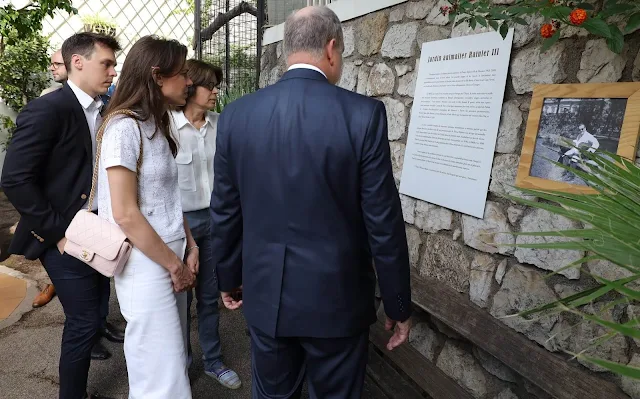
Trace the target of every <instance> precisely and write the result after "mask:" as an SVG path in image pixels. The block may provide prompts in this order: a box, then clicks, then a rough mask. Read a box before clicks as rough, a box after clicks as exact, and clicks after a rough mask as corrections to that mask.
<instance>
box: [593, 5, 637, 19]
mask: <svg viewBox="0 0 640 399" xmlns="http://www.w3.org/2000/svg"><path fill="white" fill-rule="evenodd" d="M634 9H635V5H632V4H616V3H613V2H605V6H604V9H603V10H602V12H600V14H599V16H600V18H602V19H606V18H609V17H611V16H613V15H617V14H624V13H626V12H627V11H631V10H634Z"/></svg>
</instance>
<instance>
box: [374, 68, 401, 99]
mask: <svg viewBox="0 0 640 399" xmlns="http://www.w3.org/2000/svg"><path fill="white" fill-rule="evenodd" d="M395 84H396V77H395V75H394V74H393V70H392V69H391V68H389V66H388V65H387V64H382V63H381V64H375V65H374V66H373V68H372V69H371V73H370V74H369V81H368V84H367V95H368V96H373V97H377V96H384V95H387V94H392V93H393V89H394V86H395Z"/></svg>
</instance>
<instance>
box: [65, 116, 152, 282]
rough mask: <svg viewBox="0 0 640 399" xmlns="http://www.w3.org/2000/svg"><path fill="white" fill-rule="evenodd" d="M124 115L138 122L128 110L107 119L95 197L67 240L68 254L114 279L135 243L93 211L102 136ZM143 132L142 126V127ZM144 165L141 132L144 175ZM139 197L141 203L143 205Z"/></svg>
mask: <svg viewBox="0 0 640 399" xmlns="http://www.w3.org/2000/svg"><path fill="white" fill-rule="evenodd" d="M119 114H124V115H127V116H129V117H131V118H133V119H134V120H135V121H136V122H138V120H137V119H136V117H135V114H134V113H133V112H132V111H130V110H128V109H123V110H117V111H115V112H113V113H111V114H109V115H107V117H106V118H105V119H104V120H103V122H102V124H101V125H100V129H98V133H97V134H96V161H95V165H94V167H93V178H92V180H91V194H89V202H88V205H87V209H80V210H79V211H78V213H76V215H75V216H74V218H73V220H72V221H71V224H69V227H67V230H66V232H65V237H66V239H67V243H66V244H65V246H64V252H66V253H67V254H69V255H71V256H73V257H74V258H77V259H80V260H81V261H83V262H84V263H86V264H87V265H89V266H91V267H92V268H94V269H95V270H96V271H97V272H98V273H100V274H102V275H104V276H107V277H113V276H115V275H117V274H118V273H120V272H121V271H122V269H123V268H124V265H125V264H126V263H127V260H128V259H129V255H130V254H131V250H132V249H133V246H132V244H131V243H130V242H129V240H128V239H127V236H126V235H125V234H124V233H123V232H122V230H121V229H120V227H119V226H118V225H116V224H114V223H111V222H110V221H108V220H106V219H103V218H101V217H100V216H98V215H96V214H95V213H93V212H91V208H92V205H93V200H94V197H95V191H96V184H97V183H98V164H99V161H100V149H101V147H102V136H103V135H104V129H105V127H106V126H107V123H108V121H109V120H110V119H111V118H113V116H115V115H119ZM138 129H140V124H138ZM141 165H142V130H141V129H140V155H139V156H138V164H137V167H136V168H137V173H136V176H138V175H139V174H140V166H141ZM139 200H140V199H139V196H138V203H139Z"/></svg>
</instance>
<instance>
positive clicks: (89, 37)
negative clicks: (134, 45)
mask: <svg viewBox="0 0 640 399" xmlns="http://www.w3.org/2000/svg"><path fill="white" fill-rule="evenodd" d="M96 44H100V45H102V46H104V47H106V48H109V49H111V50H113V51H114V52H116V51H120V50H122V47H120V43H118V41H117V40H116V38H115V37H113V36H108V35H102V34H99V33H93V32H80V33H76V34H75V35H73V36H71V37H69V38H68V39H67V40H65V41H64V43H62V49H61V52H62V59H63V60H64V66H65V68H67V72H71V57H72V56H73V55H74V54H79V55H81V56H83V57H85V58H91V55H92V54H93V52H94V50H95V46H96Z"/></svg>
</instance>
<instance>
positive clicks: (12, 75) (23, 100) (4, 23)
mask: <svg viewBox="0 0 640 399" xmlns="http://www.w3.org/2000/svg"><path fill="white" fill-rule="evenodd" d="M58 10H61V11H66V12H67V13H69V14H76V13H77V12H78V11H77V10H76V9H75V8H73V6H72V2H71V0H37V1H30V2H29V3H28V4H26V5H25V6H23V7H20V8H16V7H15V6H14V5H13V4H11V3H10V2H9V4H5V5H3V6H2V7H0V97H2V99H3V100H4V102H5V103H6V104H7V106H8V107H9V108H11V109H12V110H14V111H15V112H20V110H21V109H22V107H24V106H25V105H26V104H27V102H29V101H30V100H32V99H33V98H35V97H37V96H38V95H39V94H40V92H41V91H42V90H43V89H44V88H46V87H47V85H48V79H49V76H48V75H47V66H48V56H47V50H48V47H49V43H48V39H46V38H44V37H42V36H41V34H40V32H41V30H42V21H43V20H44V18H45V17H47V16H50V17H53V15H54V13H55V12H56V11H58ZM0 127H1V128H2V129H4V130H5V131H6V132H7V137H6V140H5V141H4V142H3V143H1V145H2V146H3V147H4V149H6V147H7V146H8V145H9V143H10V142H11V136H12V134H13V130H14V129H15V123H14V122H13V120H12V119H11V118H9V117H8V116H1V117H0Z"/></svg>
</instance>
